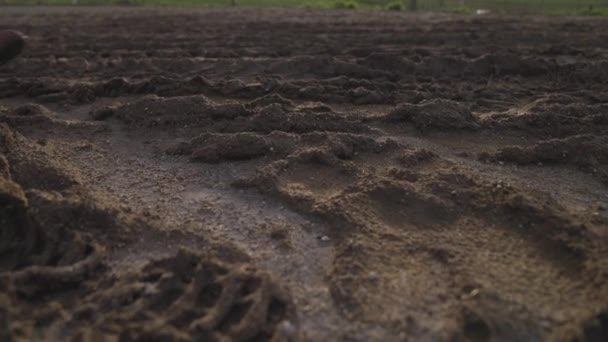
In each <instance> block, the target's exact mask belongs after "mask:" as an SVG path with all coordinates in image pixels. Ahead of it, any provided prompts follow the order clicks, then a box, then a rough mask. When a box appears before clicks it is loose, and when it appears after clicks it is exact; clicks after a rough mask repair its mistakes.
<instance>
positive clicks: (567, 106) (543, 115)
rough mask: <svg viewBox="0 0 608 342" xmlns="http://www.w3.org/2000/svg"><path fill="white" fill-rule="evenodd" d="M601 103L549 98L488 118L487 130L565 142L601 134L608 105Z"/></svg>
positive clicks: (607, 120) (606, 124)
mask: <svg viewBox="0 0 608 342" xmlns="http://www.w3.org/2000/svg"><path fill="white" fill-rule="evenodd" d="M598 100H599V101H602V100H600V99H585V98H582V97H579V96H564V95H556V96H546V97H542V98H539V99H536V100H534V101H532V102H529V103H526V104H524V105H522V106H519V107H516V108H512V109H509V110H508V111H506V112H504V113H494V114H490V115H488V116H485V117H483V118H482V119H481V122H482V124H483V125H484V126H486V127H491V128H494V129H507V130H513V131H520V132H522V131H523V132H526V133H529V134H532V135H534V136H540V137H544V138H564V137H567V136H570V135H576V134H586V133H596V134H601V133H602V132H604V131H605V130H606V129H607V127H608V115H607V114H606V113H607V111H606V109H607V108H608V107H607V105H606V104H605V103H602V102H600V103H593V102H595V101H598Z"/></svg>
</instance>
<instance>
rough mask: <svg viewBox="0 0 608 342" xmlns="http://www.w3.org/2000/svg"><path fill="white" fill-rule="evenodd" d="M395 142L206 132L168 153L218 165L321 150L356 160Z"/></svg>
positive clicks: (335, 135)
mask: <svg viewBox="0 0 608 342" xmlns="http://www.w3.org/2000/svg"><path fill="white" fill-rule="evenodd" d="M396 146H397V144H396V143H395V142H393V141H387V142H376V141H375V140H374V139H372V138H369V137H366V136H363V135H357V134H348V133H326V132H314V133H306V134H293V133H285V132H280V131H274V132H272V133H270V134H266V135H263V134H257V133H249V132H242V133H204V134H201V135H199V136H198V137H196V138H194V139H192V140H191V141H190V142H187V143H180V144H178V145H176V146H173V147H171V148H169V149H168V150H167V152H168V153H170V154H185V155H190V156H191V158H192V160H195V161H202V162H208V163H216V162H219V161H225V160H247V159H254V158H258V157H262V156H273V157H275V158H280V157H287V156H290V155H292V154H293V155H297V154H298V153H301V152H302V151H306V150H317V151H319V152H320V153H325V154H327V157H328V158H340V159H352V158H353V157H354V156H355V155H357V154H358V153H363V152H369V153H379V152H380V151H383V150H388V149H391V148H395V147H396Z"/></svg>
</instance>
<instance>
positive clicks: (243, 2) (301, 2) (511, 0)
mask: <svg viewBox="0 0 608 342" xmlns="http://www.w3.org/2000/svg"><path fill="white" fill-rule="evenodd" d="M0 4H3V5H162V6H171V5H174V6H231V5H232V6H273V7H309V8H345V9H348V8H351V9H354V8H362V9H393V10H408V9H409V10H448V11H449V10H456V11H459V12H467V10H471V11H473V10H476V9H488V10H492V11H496V12H538V13H543V12H548V13H556V14H559V13H560V12H561V13H563V14H579V13H580V14H596V15H604V14H608V12H604V10H607V11H608V0H397V1H395V0H0Z"/></svg>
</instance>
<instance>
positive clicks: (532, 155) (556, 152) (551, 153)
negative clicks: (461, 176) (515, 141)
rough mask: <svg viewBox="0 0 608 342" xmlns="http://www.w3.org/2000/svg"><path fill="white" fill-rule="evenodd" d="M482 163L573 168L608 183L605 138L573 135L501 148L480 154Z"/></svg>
mask: <svg viewBox="0 0 608 342" xmlns="http://www.w3.org/2000/svg"><path fill="white" fill-rule="evenodd" d="M479 158H480V159H482V160H493V161H508V162H514V163H518V164H541V165H542V164H543V163H545V164H563V165H573V166H576V167H579V168H581V169H582V170H584V171H587V172H590V173H592V174H595V175H597V176H598V177H600V179H602V181H603V182H608V137H606V136H596V135H576V136H571V137H568V138H565V139H550V140H544V141H540V142H538V143H536V144H534V145H533V146H529V147H519V146H512V147H503V148H501V149H500V150H499V151H498V152H496V153H493V154H487V153H484V154H481V155H480V156H479Z"/></svg>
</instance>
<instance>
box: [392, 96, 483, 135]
mask: <svg viewBox="0 0 608 342" xmlns="http://www.w3.org/2000/svg"><path fill="white" fill-rule="evenodd" d="M382 119H383V120H385V121H388V122H407V123H411V124H413V125H414V127H416V128H417V129H419V130H425V129H449V128H457V129H473V128H476V127H477V124H476V122H475V118H474V117H473V115H472V114H471V111H470V109H469V108H468V107H467V106H466V105H463V104H461V103H458V102H454V101H450V100H442V99H436V100H431V101H423V102H421V103H419V104H410V103H404V104H400V105H398V106H397V107H396V108H395V109H393V110H392V111H391V112H390V113H388V114H386V115H385V116H384V117H383V118H382Z"/></svg>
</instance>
